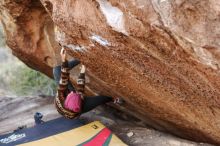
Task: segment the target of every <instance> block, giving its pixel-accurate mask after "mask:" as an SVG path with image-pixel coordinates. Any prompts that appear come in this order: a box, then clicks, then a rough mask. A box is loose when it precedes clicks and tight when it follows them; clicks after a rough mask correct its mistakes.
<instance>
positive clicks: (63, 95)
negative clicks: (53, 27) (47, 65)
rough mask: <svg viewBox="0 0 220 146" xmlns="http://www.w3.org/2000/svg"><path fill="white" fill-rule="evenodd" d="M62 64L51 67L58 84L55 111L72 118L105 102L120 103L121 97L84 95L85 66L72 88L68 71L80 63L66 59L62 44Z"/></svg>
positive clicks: (121, 101)
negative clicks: (75, 86) (75, 85)
mask: <svg viewBox="0 0 220 146" xmlns="http://www.w3.org/2000/svg"><path fill="white" fill-rule="evenodd" d="M60 55H61V60H62V65H61V66H56V67H54V68H53V75H54V79H55V81H56V83H57V85H58V91H57V96H56V98H55V105H56V108H57V111H58V112H59V113H60V114H61V115H63V116H65V117H66V118H69V119H73V118H75V117H78V116H79V115H80V114H82V113H86V112H88V111H90V110H92V109H94V108H95V107H97V106H99V105H101V104H104V103H107V102H111V101H112V102H114V103H116V104H122V103H123V100H122V99H121V98H113V97H109V96H94V97H86V96H84V87H85V66H84V65H82V67H81V71H80V74H79V77H78V80H77V88H74V87H73V85H72V84H71V82H70V81H69V71H70V70H71V69H72V68H73V67H75V66H77V65H78V64H80V61H79V60H77V59H74V60H71V61H67V57H66V56H67V55H66V50H65V48H64V47H63V46H62V49H61V52H60Z"/></svg>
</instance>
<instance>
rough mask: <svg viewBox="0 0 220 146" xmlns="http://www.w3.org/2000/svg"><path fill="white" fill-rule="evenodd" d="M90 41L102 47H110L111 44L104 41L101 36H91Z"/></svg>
mask: <svg viewBox="0 0 220 146" xmlns="http://www.w3.org/2000/svg"><path fill="white" fill-rule="evenodd" d="M90 39H91V40H93V41H95V42H97V43H99V44H100V45H102V46H111V44H110V43H109V42H108V41H107V40H106V39H103V38H102V37H101V36H98V35H92V36H91V37H90Z"/></svg>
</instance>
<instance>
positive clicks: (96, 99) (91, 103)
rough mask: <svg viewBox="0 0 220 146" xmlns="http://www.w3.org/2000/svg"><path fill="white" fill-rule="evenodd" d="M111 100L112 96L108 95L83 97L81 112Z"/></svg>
mask: <svg viewBox="0 0 220 146" xmlns="http://www.w3.org/2000/svg"><path fill="white" fill-rule="evenodd" d="M111 101H113V98H112V97H109V96H93V97H85V98H84V101H83V106H82V113H86V112H88V111H90V110H92V109H94V108H95V107H97V106H99V105H101V104H105V103H107V102H111Z"/></svg>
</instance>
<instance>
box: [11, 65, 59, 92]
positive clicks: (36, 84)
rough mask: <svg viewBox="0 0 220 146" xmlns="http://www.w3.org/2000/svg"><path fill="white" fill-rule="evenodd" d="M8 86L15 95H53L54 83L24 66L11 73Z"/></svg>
mask: <svg viewBox="0 0 220 146" xmlns="http://www.w3.org/2000/svg"><path fill="white" fill-rule="evenodd" d="M12 74H13V76H12V77H11V79H10V82H9V86H10V88H11V89H12V90H14V92H15V93H16V94H17V95H55V92H56V91H55V90H56V84H55V81H53V80H52V79H50V78H48V77H47V76H46V75H44V74H42V73H40V72H37V71H35V70H32V69H30V68H28V67H27V66H25V65H22V66H19V67H17V69H16V70H15V69H14V70H13V71H12Z"/></svg>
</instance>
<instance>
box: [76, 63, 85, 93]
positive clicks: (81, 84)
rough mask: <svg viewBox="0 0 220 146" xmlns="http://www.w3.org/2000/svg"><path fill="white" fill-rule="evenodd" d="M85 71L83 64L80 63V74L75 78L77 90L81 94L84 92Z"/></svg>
mask: <svg viewBox="0 0 220 146" xmlns="http://www.w3.org/2000/svg"><path fill="white" fill-rule="evenodd" d="M85 71H86V68H85V66H84V65H82V67H81V71H80V74H79V77H78V80H77V91H78V92H79V93H80V94H82V95H83V94H84V90H85Z"/></svg>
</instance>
